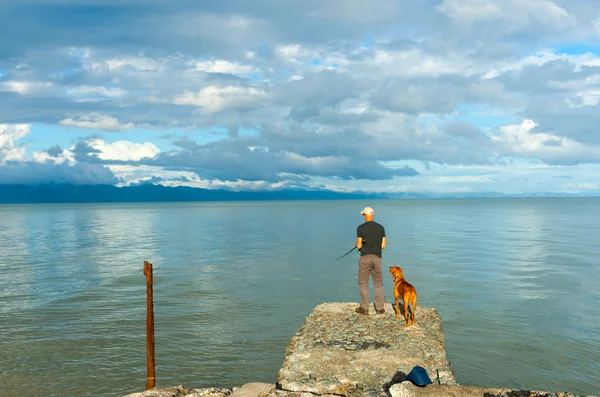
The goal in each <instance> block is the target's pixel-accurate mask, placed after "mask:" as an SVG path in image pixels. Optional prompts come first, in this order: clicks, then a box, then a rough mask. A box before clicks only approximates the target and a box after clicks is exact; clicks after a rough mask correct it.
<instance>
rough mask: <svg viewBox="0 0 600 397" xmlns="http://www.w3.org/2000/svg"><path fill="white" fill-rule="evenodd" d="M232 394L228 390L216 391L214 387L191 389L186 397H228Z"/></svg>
mask: <svg viewBox="0 0 600 397" xmlns="http://www.w3.org/2000/svg"><path fill="white" fill-rule="evenodd" d="M232 393H235V392H233V391H232V390H230V389H218V388H216V387H210V388H207V389H192V390H191V391H190V393H189V394H188V395H186V397H228V396H230V395H231V394H232Z"/></svg>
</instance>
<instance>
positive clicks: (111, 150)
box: [0, 0, 600, 195]
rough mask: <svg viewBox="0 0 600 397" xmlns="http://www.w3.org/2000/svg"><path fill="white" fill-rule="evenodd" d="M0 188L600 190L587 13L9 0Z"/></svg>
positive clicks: (573, 6)
mask: <svg viewBox="0 0 600 397" xmlns="http://www.w3.org/2000/svg"><path fill="white" fill-rule="evenodd" d="M0 36H1V37H11V40H3V41H2V43H0V184H2V183H43V182H72V183H110V184H116V185H118V186H126V185H129V184H132V183H140V182H143V181H153V183H160V184H163V185H168V186H178V185H187V186H194V187H204V188H225V189H233V190H251V189H261V190H262V189H285V188H307V189H314V188H316V189H331V190H336V191H345V192H351V191H371V192H390V193H393V192H415V193H461V192H470V193H477V192H500V193H509V194H513V193H525V194H528V193H539V192H551V193H576V194H584V195H600V134H599V133H598V125H600V4H597V3H596V2H591V1H586V0H572V1H564V0H554V1H550V0H531V1H528V2H521V1H517V0H435V1H433V0H422V1H417V0H408V1H401V2H400V1H395V0H321V1H313V0H307V1H304V2H296V1H275V0H256V1H252V2H240V1H236V0H223V1H219V2H189V1H183V0H174V1H169V2H167V1H160V0H149V1H147V2H143V3H141V2H138V1H133V0H122V1H116V0H114V1H113V0H105V1H100V0H86V1H84V0H73V1H70V2H68V4H67V3H66V2H64V1H62V0H25V1H16V0H7V1H4V2H2V4H0Z"/></svg>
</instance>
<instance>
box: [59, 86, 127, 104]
mask: <svg viewBox="0 0 600 397" xmlns="http://www.w3.org/2000/svg"><path fill="white" fill-rule="evenodd" d="M67 94H68V95H72V96H74V97H77V99H76V100H79V101H86V100H93V99H97V97H98V95H100V96H103V97H107V98H118V97H122V96H125V95H127V91H125V90H123V89H121V88H117V87H104V86H89V85H81V86H78V87H73V88H69V89H67Z"/></svg>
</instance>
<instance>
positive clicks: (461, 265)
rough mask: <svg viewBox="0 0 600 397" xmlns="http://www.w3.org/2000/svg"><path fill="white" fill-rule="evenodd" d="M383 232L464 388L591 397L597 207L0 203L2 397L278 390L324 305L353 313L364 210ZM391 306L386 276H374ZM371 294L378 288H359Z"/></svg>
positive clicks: (587, 203)
mask: <svg viewBox="0 0 600 397" xmlns="http://www.w3.org/2000/svg"><path fill="white" fill-rule="evenodd" d="M366 205H371V206H373V207H374V208H375V211H376V214H375V215H376V220H377V221H379V222H381V223H383V225H384V226H385V227H386V232H387V236H388V237H387V239H388V248H387V249H386V250H385V253H384V262H383V263H384V266H389V265H400V266H402V267H403V268H404V269H405V275H406V278H407V279H408V280H409V281H410V282H411V283H412V284H413V285H415V286H416V288H417V291H418V292H419V304H420V305H424V306H428V307H435V308H437V309H438V310H439V312H440V314H441V316H442V320H443V327H444V330H445V335H446V345H447V352H448V358H449V360H451V361H452V368H453V369H454V371H455V373H456V378H457V380H458V382H459V383H461V384H466V385H481V386H507V387H518V388H533V389H541V390H547V391H571V392H576V393H581V394H598V393H600V386H598V385H600V332H599V331H600V288H599V287H598V285H599V284H600V275H599V274H600V243H599V241H600V231H599V227H598V224H599V223H598V220H599V219H600V199H592V198H588V199H497V200H496V199H479V200H401V201H379V202H363V201H338V202H323V201H313V202H308V201H307V202H250V203H248V202H246V203H240V202H238V203H164V204H163V203H160V204H91V205H90V204H81V205H79V204H78V205H71V204H70V205H23V206H20V205H5V206H0V394H1V395H2V396H3V397H16V396H22V395H23V392H24V391H27V394H28V395H46V396H61V397H64V396H83V395H94V396H122V395H124V394H127V393H132V392H136V391H141V390H143V388H144V385H145V380H146V355H145V309H146V306H145V304H146V285H145V278H144V275H143V262H144V260H149V261H150V262H152V263H153V264H154V269H155V286H154V304H155V327H156V371H157V386H167V385H177V384H183V385H185V386H187V387H212V386H215V387H234V386H241V385H242V384H244V383H247V382H251V381H258V382H270V383H274V381H275V376H276V374H277V371H278V370H279V368H280V366H281V364H282V362H283V354H284V351H285V348H286V346H287V344H288V342H289V339H290V338H291V336H292V335H293V334H294V333H295V332H296V330H297V329H298V328H299V327H300V326H301V325H302V323H303V321H304V319H305V317H306V316H307V315H308V314H309V313H310V311H311V310H312V309H313V308H314V306H315V305H317V304H319V303H320V302H331V301H353V302H358V300H359V295H358V285H357V281H356V276H357V263H356V262H357V258H358V257H357V256H356V254H351V255H349V256H347V257H345V258H344V259H342V260H339V261H337V262H336V261H334V260H333V259H335V258H336V257H338V256H339V255H341V254H343V253H344V252H346V251H347V250H348V249H350V248H351V247H352V245H353V244H354V240H355V230H356V226H357V225H358V224H359V223H360V222H362V217H361V215H360V214H359V212H360V210H361V209H362V208H363V207H364V206H366ZM384 288H385V295H386V301H387V302H391V301H392V280H391V278H390V277H389V275H388V274H387V273H386V277H385V281H384ZM371 291H372V287H371Z"/></svg>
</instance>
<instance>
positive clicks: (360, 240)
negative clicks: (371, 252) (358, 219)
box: [356, 237, 363, 252]
mask: <svg viewBox="0 0 600 397" xmlns="http://www.w3.org/2000/svg"><path fill="white" fill-rule="evenodd" d="M362 245H363V239H362V237H359V238H357V239H356V248H358V251H359V252H360V249H361V248H362Z"/></svg>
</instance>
